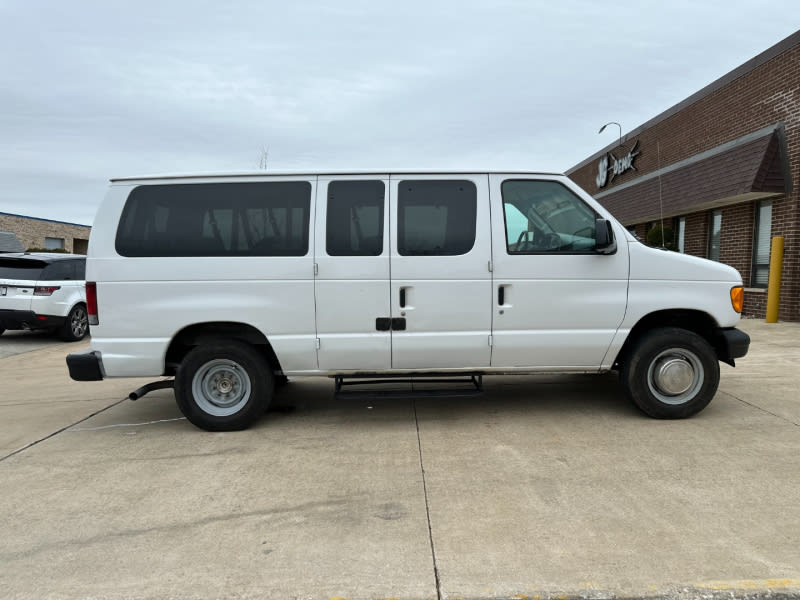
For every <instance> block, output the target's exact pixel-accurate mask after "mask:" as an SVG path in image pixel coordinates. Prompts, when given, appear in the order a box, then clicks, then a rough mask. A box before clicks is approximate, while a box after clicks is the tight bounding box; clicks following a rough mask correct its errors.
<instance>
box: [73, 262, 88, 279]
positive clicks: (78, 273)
mask: <svg viewBox="0 0 800 600" xmlns="http://www.w3.org/2000/svg"><path fill="white" fill-rule="evenodd" d="M75 279H77V280H79V281H83V280H84V279H86V259H85V258H82V259H80V260H76V261H75Z"/></svg>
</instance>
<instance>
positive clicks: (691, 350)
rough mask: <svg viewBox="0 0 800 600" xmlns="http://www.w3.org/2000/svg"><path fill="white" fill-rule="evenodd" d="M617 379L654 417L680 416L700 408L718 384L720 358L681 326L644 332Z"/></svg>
mask: <svg viewBox="0 0 800 600" xmlns="http://www.w3.org/2000/svg"><path fill="white" fill-rule="evenodd" d="M620 381H621V383H622V386H623V389H624V390H625V393H626V395H627V396H628V398H630V399H631V400H632V401H633V403H634V404H636V406H638V407H639V408H640V409H641V410H642V412H644V413H645V414H647V415H649V416H651V417H654V418H656V419H683V418H685V417H690V416H692V415H694V414H696V413H698V412H700V411H701V410H703V409H704V408H705V407H706V406H707V405H708V403H709V402H711V399H712V398H713V397H714V394H716V392H717V387H718V386H719V362H718V361H717V355H716V353H715V352H714V349H713V348H712V347H711V345H710V344H709V343H708V342H707V341H706V340H705V339H704V338H703V337H701V336H699V335H697V334H696V333H694V332H692V331H688V330H686V329H680V328H677V327H664V328H661V329H654V330H652V331H650V332H648V333H646V334H645V335H644V336H643V337H642V338H640V339H639V340H638V342H637V343H636V344H635V345H634V346H633V348H632V349H631V351H630V352H629V353H628V355H627V359H626V360H625V361H624V362H623V365H622V371H621V373H620Z"/></svg>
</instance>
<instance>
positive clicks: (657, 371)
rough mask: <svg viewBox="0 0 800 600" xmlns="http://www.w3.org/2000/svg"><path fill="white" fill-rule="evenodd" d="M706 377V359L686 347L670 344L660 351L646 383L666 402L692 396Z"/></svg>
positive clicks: (689, 399) (688, 399)
mask: <svg viewBox="0 0 800 600" xmlns="http://www.w3.org/2000/svg"><path fill="white" fill-rule="evenodd" d="M704 381H705V371H704V369H703V363H702V362H701V361H700V359H699V358H698V356H697V355H696V354H695V353H694V352H692V351H691V350H687V349H686V348H669V349H667V350H664V351H663V352H661V353H659V354H658V355H657V356H656V357H655V358H654V359H653V361H652V362H651V363H650V367H649V369H648V370H647V386H648V387H649V388H650V392H651V393H652V394H653V396H655V397H656V398H657V399H658V400H659V401H661V402H663V403H665V404H673V405H676V404H685V403H687V402H690V401H691V400H693V399H694V398H695V397H696V396H697V394H698V392H699V391H700V388H702V387H703V382H704Z"/></svg>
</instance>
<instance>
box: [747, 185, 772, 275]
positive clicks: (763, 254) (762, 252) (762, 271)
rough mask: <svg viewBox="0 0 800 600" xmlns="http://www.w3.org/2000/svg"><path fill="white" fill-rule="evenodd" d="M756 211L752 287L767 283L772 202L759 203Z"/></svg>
mask: <svg viewBox="0 0 800 600" xmlns="http://www.w3.org/2000/svg"><path fill="white" fill-rule="evenodd" d="M757 207H758V208H757V210H756V235H755V243H754V244H753V275H752V279H751V285H752V286H753V287H761V288H765V287H767V283H769V254H770V242H771V241H772V201H771V200H767V201H765V202H759V203H758V205H757Z"/></svg>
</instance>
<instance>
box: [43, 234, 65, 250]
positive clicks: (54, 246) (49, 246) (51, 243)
mask: <svg viewBox="0 0 800 600" xmlns="http://www.w3.org/2000/svg"><path fill="white" fill-rule="evenodd" d="M44 247H45V249H46V250H63V249H64V238H52V237H46V238H44Z"/></svg>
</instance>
